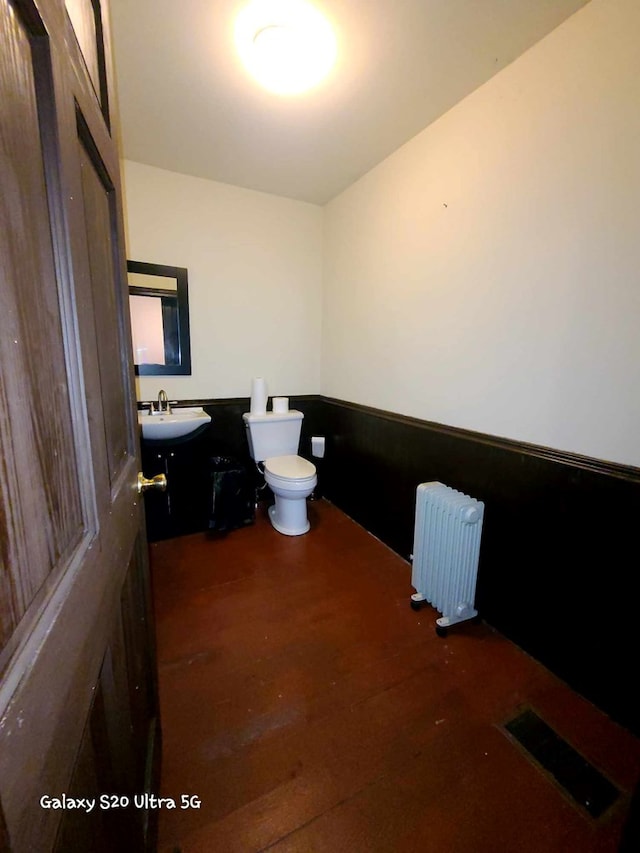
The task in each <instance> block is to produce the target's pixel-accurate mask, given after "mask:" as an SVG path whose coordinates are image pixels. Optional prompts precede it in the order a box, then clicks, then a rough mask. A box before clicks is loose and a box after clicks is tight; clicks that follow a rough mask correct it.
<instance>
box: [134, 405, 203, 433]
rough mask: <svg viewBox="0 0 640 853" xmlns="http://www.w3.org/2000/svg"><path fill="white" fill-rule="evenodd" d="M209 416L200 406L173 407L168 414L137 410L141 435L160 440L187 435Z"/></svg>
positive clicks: (201, 424)
mask: <svg viewBox="0 0 640 853" xmlns="http://www.w3.org/2000/svg"><path fill="white" fill-rule="evenodd" d="M210 421H211V416H210V415H208V414H207V413H206V412H205V410H204V409H203V408H202V406H196V407H193V408H188V407H185V408H184V409H174V410H173V411H172V412H171V414H170V415H150V414H149V413H148V412H146V411H144V412H138V423H139V424H140V426H141V427H142V437H143V438H151V439H155V440H156V441H157V440H159V439H160V440H162V439H165V438H180V437H181V436H183V435H189V433H190V432H194V431H195V430H197V429H198V427H201V426H203V425H204V424H208V423H209V422H210Z"/></svg>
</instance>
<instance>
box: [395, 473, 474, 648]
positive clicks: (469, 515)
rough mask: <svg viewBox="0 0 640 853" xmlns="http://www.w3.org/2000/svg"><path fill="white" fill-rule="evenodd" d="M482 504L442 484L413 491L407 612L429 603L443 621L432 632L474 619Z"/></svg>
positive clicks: (428, 485) (444, 630) (433, 484)
mask: <svg viewBox="0 0 640 853" xmlns="http://www.w3.org/2000/svg"><path fill="white" fill-rule="evenodd" d="M483 516H484V504H483V503H482V501H478V500H476V499H475V498H470V497H469V496H468V495H464V494H463V493H462V492H458V491H456V489H452V488H450V487H449V486H445V485H443V484H442V483H437V482H434V483H421V484H420V485H419V486H418V488H417V490H416V521H415V530H414V539H413V555H412V559H413V568H412V572H411V585H412V586H413V587H414V588H415V590H416V592H415V594H414V595H412V596H411V606H412V607H413V608H414V610H417V609H418V608H419V607H420V606H421V604H422V603H423V602H425V601H428V602H429V604H432V605H433V606H434V607H435V608H436V610H439V611H440V613H442V617H441V618H440V619H437V620H436V631H437V633H438V634H441V635H443V634H445V633H446V629H447V628H448V627H449V626H450V625H454V624H455V623H456V622H464V621H465V620H467V619H473V618H474V617H475V616H477V615H478V611H477V610H475V609H474V604H475V595H476V580H477V577H478V558H479V556H480V536H481V533H482V518H483Z"/></svg>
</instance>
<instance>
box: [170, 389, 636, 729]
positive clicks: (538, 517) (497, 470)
mask: <svg viewBox="0 0 640 853" xmlns="http://www.w3.org/2000/svg"><path fill="white" fill-rule="evenodd" d="M182 402H183V404H184V405H203V406H204V407H205V409H206V411H207V412H208V413H209V414H210V415H211V416H212V424H211V430H210V434H209V439H208V450H207V452H208V453H210V454H211V455H216V454H217V455H232V456H235V457H237V458H239V459H241V460H244V461H246V462H247V463H248V464H249V465H252V464H253V463H251V461H250V459H249V456H248V448H247V445H246V437H245V431H244V424H243V421H242V413H243V412H246V411H248V406H249V399H248V398H235V399H227V400H188V401H187V400H185V401H182ZM290 404H291V407H292V408H297V409H300V410H301V411H302V412H304V415H305V419H304V422H303V432H302V441H301V447H300V452H301V455H303V456H305V457H307V458H311V446H310V445H311V442H310V438H311V436H312V435H324V436H325V437H326V456H325V458H324V459H322V460H313V461H314V462H315V463H316V466H317V468H318V480H319V482H318V489H317V490H316V496H322V495H324V496H325V497H326V498H327V499H328V500H330V501H331V502H332V503H334V504H335V505H336V506H338V507H339V508H340V509H342V510H343V511H344V512H346V513H347V515H349V516H351V518H353V519H354V520H355V521H357V522H358V523H359V524H361V525H362V526H363V527H365V528H366V529H367V530H369V531H370V532H371V533H373V534H374V535H375V536H377V537H378V538H379V539H381V540H382V541H383V542H385V543H386V544H388V545H389V546H390V547H391V548H392V549H393V550H394V551H396V552H397V553H399V554H400V555H401V556H403V557H405V558H407V559H408V557H409V554H410V553H411V550H412V547H413V523H414V512H415V490H416V486H417V485H418V484H419V483H422V482H428V481H430V480H439V481H441V482H443V483H446V484H447V485H449V486H452V487H453V488H456V489H459V490H460V491H463V492H465V493H467V494H469V495H471V496H473V497H475V498H478V499H480V500H482V501H484V503H485V507H486V509H485V520H484V527H483V536H482V547H481V552H480V568H479V574H478V589H477V597H476V605H477V607H478V610H479V611H480V614H481V616H482V618H483V619H485V620H486V621H487V622H488V623H489V624H490V625H492V626H494V627H495V628H496V629H497V630H499V631H500V632H501V633H503V634H504V635H505V636H507V637H509V639H511V640H512V641H513V642H515V643H516V644H517V645H519V646H520V647H521V648H523V649H524V650H525V651H527V652H528V653H529V654H531V655H532V656H533V657H535V658H536V659H538V660H540V661H541V662H542V663H544V664H545V665H546V666H547V667H548V668H549V669H551V670H552V671H553V672H555V673H556V674H557V675H558V676H559V677H560V678H562V679H563V680H565V681H566V682H567V683H568V684H570V685H571V686H572V687H573V688H574V689H575V690H577V691H578V692H580V693H581V694H582V695H584V696H585V697H587V698H588V699H590V700H591V701H592V702H593V703H594V704H596V705H597V706H598V707H600V708H601V709H602V710H604V711H605V712H606V713H608V714H609V715H610V716H611V717H612V718H614V719H615V720H617V721H618V722H620V723H621V724H622V725H624V726H625V727H627V728H628V729H630V730H631V731H633V732H634V733H635V734H637V735H639V736H640V700H639V699H638V698H637V691H636V685H635V683H634V682H635V680H636V678H635V674H636V672H637V661H638V656H639V647H640V643H639V639H638V638H639V636H640V627H639V624H640V623H639V620H638V617H637V598H636V593H635V585H636V577H635V575H636V574H637V572H638V558H637V544H638V535H637V530H638V528H639V519H640V469H637V468H630V467H625V466H622V465H615V464H611V463H607V462H602V461H599V460H595V459H590V458H586V457H582V456H577V455H573V454H569V453H563V452H560V451H555V450H551V449H548V448H543V447H536V446H534V445H527V444H521V443H518V442H514V441H509V440H506V439H499V438H495V437H492V436H488V435H484V434H481V433H475V432H470V431H466V430H460V429H456V428H453V427H447V426H443V425H440V424H435V423H430V422H427V421H421V420H418V419H416V418H409V417H404V416H401V415H397V414H394V413H391V412H384V411H381V410H378V409H372V408H369V407H366V406H360V405H358V404H354V403H349V402H345V401H342V400H335V399H332V398H326V397H321V396H318V395H305V396H296V397H291V399H290ZM412 591H413V590H412V588H411V586H410V574H409V570H408V573H407V607H409V596H410V594H411V592H412ZM454 631H455V628H453V629H452V633H453V632H454Z"/></svg>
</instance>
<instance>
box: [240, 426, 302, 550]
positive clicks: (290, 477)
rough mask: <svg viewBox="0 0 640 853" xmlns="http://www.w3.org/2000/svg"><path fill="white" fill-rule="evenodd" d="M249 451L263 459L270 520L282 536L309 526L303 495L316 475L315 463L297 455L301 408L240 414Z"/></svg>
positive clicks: (293, 534) (295, 533)
mask: <svg viewBox="0 0 640 853" xmlns="http://www.w3.org/2000/svg"><path fill="white" fill-rule="evenodd" d="M242 417H243V419H244V423H245V427H246V430H247V439H248V442H249V452H250V453H251V457H252V459H255V461H256V462H263V463H264V478H265V480H266V481H267V484H268V485H269V486H270V487H271V491H272V492H273V494H274V495H275V498H276V502H275V505H274V506H271V507H269V518H270V519H271V524H272V525H273V526H274V527H275V529H276V530H277V531H278V532H279V533H284V534H285V535H286V536H300V535H301V534H303V533H306V532H307V531H308V530H309V527H310V524H309V519H308V518H307V498H308V497H309V495H310V494H311V492H312V491H313V490H314V488H315V486H316V483H317V482H318V477H317V475H316V466H315V465H314V464H313V463H312V462H308V461H307V460H306V459H303V458H302V457H301V456H298V455H297V453H298V446H299V444H300V431H301V429H302V418H303V417H304V415H303V414H302V412H298V411H296V410H295V409H289V410H287V411H286V412H266V413H265V414H263V415H256V414H252V413H250V412H247V413H246V414H244V415H243V416H242Z"/></svg>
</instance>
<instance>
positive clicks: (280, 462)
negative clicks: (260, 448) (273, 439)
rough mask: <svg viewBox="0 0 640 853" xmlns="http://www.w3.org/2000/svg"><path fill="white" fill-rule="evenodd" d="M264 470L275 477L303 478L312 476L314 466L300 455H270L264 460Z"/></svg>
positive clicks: (314, 470) (314, 471) (314, 469)
mask: <svg viewBox="0 0 640 853" xmlns="http://www.w3.org/2000/svg"><path fill="white" fill-rule="evenodd" d="M264 467H265V471H268V472H269V473H270V474H273V475H274V476H275V477H285V478H286V479H288V480H303V479H304V478H305V477H313V475H314V474H315V473H316V466H315V465H314V464H313V463H312V462H307V460H306V459H303V458H302V456H272V457H270V458H269V459H265V460H264Z"/></svg>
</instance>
